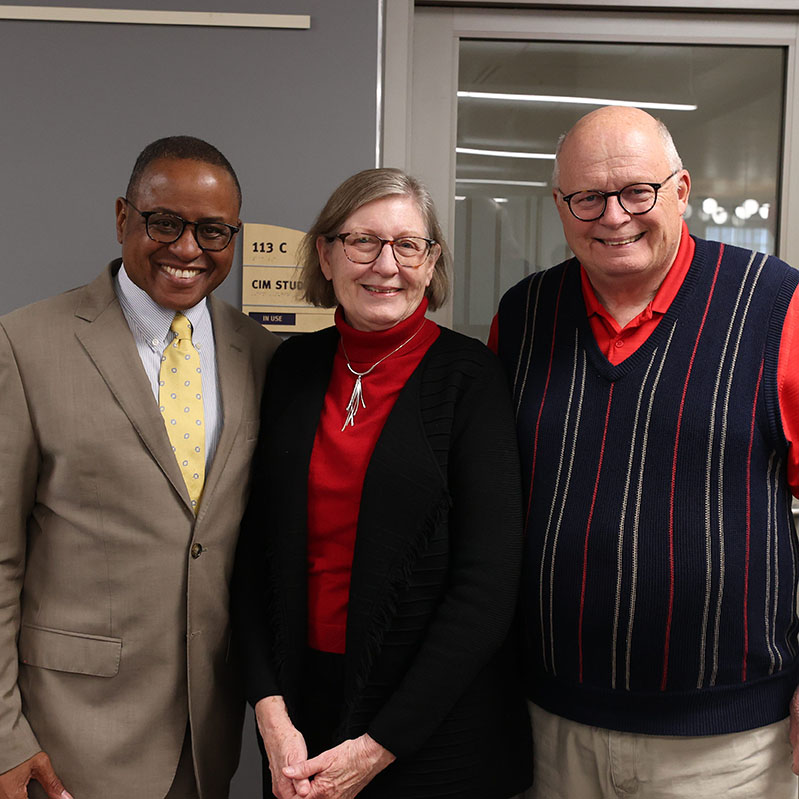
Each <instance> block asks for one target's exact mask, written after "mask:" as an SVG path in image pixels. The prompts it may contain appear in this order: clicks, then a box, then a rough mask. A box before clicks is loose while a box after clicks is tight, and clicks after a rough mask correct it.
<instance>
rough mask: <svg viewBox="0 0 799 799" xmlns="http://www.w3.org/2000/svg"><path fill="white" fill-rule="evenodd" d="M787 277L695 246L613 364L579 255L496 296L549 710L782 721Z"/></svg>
mask: <svg viewBox="0 0 799 799" xmlns="http://www.w3.org/2000/svg"><path fill="white" fill-rule="evenodd" d="M797 282H799V273H797V272H796V271H795V270H793V269H791V268H790V267H789V266H788V265H787V264H785V263H783V262H782V261H779V260H778V259H776V258H774V257H768V256H765V255H762V254H759V253H752V252H750V251H748V250H742V249H739V248H735V247H729V246H724V245H720V244H717V243H714V242H707V241H702V240H697V241H696V254H695V256H694V260H693V263H692V264H691V267H690V270H689V272H688V275H687V276H686V279H685V281H684V283H683V286H682V287H681V289H680V291H679V293H678V294H677V297H676V298H675V300H674V302H673V303H672V305H671V307H670V308H669V310H668V312H667V313H666V315H665V316H664V317H663V319H662V320H661V321H660V324H659V325H658V326H657V328H656V330H655V331H654V332H653V333H652V335H651V336H650V337H649V339H648V340H647V341H646V342H645V343H644V344H643V345H642V346H641V347H640V349H638V350H637V351H636V352H635V353H634V354H633V355H631V356H630V357H628V358H627V359H626V360H625V361H623V362H622V363H620V364H618V365H616V366H613V365H611V364H610V363H609V362H608V361H607V360H606V359H605V357H604V356H603V355H602V353H601V352H600V350H599V348H598V347H597V345H596V341H595V340H594V337H593V335H592V333H591V328H590V324H589V322H588V319H587V317H586V311H585V305H584V303H583V298H582V291H581V287H580V274H579V265H578V264H577V262H576V261H574V260H571V261H566V262H564V263H562V264H560V265H559V266H556V267H553V268H552V269H549V270H547V271H546V272H542V273H536V274H534V275H532V276H530V277H529V278H526V279H525V280H523V281H522V282H521V283H519V284H517V285H516V286H515V287H513V288H512V289H510V290H509V291H508V292H507V294H506V295H505V296H504V297H503V299H502V302H501V303H500V308H499V335H500V339H499V355H500V358H501V359H502V361H503V363H504V365H505V368H506V370H507V372H508V375H509V378H510V380H511V383H512V387H513V393H514V404H515V408H516V413H517V424H518V432H519V443H520V448H521V453H522V469H523V474H524V483H525V486H526V491H527V496H526V497H525V501H526V502H527V503H528V505H527V507H528V516H527V541H526V551H525V563H524V581H523V587H522V599H521V602H522V613H523V617H524V619H525V629H526V632H527V636H526V638H527V641H526V650H527V652H526V654H527V668H526V670H527V680H528V692H529V696H530V698H531V699H532V700H533V701H534V702H536V703H538V704H539V705H541V706H542V707H544V708H545V709H547V710H549V711H550V712H553V713H556V714H558V715H561V716H564V717H567V718H570V719H573V720H576V721H579V722H582V723H585V724H592V725H596V726H600V727H605V728H611V729H617V730H626V731H630V732H640V733H650V734H659V735H711V734H717V733H726V732H734V731H738V730H744V729H751V728H754V727H758V726H762V725H764V724H769V723H772V722H774V721H777V720H779V719H781V718H784V717H785V716H786V715H787V712H788V702H789V699H790V696H791V694H792V692H793V690H794V688H795V687H796V683H797V659H798V658H797V617H796V613H795V607H796V581H797V569H799V553H798V552H797V544H796V538H795V531H794V526H793V520H792V517H791V513H790V502H791V497H790V493H789V491H788V487H787V481H786V466H785V454H786V449H787V445H786V441H785V437H784V434H783V432H782V426H781V422H780V413H779V403H778V396H777V382H776V374H777V359H778V352H779V344H780V335H781V331H782V325H783V322H784V319H785V314H786V311H787V309H788V305H789V302H790V299H791V296H792V294H793V291H794V289H795V288H796V285H797Z"/></svg>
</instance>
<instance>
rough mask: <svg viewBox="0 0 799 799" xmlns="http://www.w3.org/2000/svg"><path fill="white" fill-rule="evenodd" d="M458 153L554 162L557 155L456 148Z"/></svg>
mask: <svg viewBox="0 0 799 799" xmlns="http://www.w3.org/2000/svg"><path fill="white" fill-rule="evenodd" d="M455 152H456V153H461V154H463V155H491V156H494V157H496V158H537V159H540V160H544V161H554V160H555V153H520V152H519V151H518V150H475V149H473V148H471V147H456V148H455Z"/></svg>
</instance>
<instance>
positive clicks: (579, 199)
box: [563, 169, 680, 222]
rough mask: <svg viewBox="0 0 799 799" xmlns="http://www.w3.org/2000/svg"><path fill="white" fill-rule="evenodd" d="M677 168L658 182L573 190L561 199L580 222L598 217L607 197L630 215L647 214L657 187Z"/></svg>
mask: <svg viewBox="0 0 799 799" xmlns="http://www.w3.org/2000/svg"><path fill="white" fill-rule="evenodd" d="M678 172H680V170H679V169H676V170H675V171H674V172H672V173H671V174H670V175H669V176H668V177H667V178H664V179H663V180H662V181H661V182H660V183H631V184H630V185H629V186H625V187H624V188H623V189H619V190H618V191H599V190H598V189H591V190H588V191H575V192H573V193H572V194H564V195H563V201H564V202H565V203H566V205H568V206H569V210H570V211H571V212H572V216H573V217H575V218H576V219H579V220H580V221H581V222H593V221H594V220H596V219H599V218H600V217H601V216H602V215H603V214H604V213H605V210H606V209H607V207H608V197H617V198H618V200H619V205H620V206H621V207H622V210H623V211H626V212H627V213H628V214H631V215H632V216H641V214H648V213H649V212H650V211H651V210H652V209H653V208H654V207H655V203H656V202H657V201H658V189H660V188H661V187H662V186H663V184H664V183H665V182H666V181H667V180H670V179H671V178H673V177H674V176H675V175H676V174H677V173H678Z"/></svg>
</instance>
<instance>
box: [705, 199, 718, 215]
mask: <svg viewBox="0 0 799 799" xmlns="http://www.w3.org/2000/svg"><path fill="white" fill-rule="evenodd" d="M718 207H719V204H718V202H717V201H716V198H715V197H706V198H705V199H704V200H702V210H703V211H704V212H705V213H706V214H714V213H715V212H716V209H717V208H718Z"/></svg>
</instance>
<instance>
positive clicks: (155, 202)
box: [116, 159, 239, 311]
mask: <svg viewBox="0 0 799 799" xmlns="http://www.w3.org/2000/svg"><path fill="white" fill-rule="evenodd" d="M128 199H129V200H130V201H131V202H132V203H134V204H135V206H136V207H137V208H138V209H139V210H141V211H163V212H165V213H170V214H176V215H177V216H180V217H182V218H183V219H187V220H191V221H192V222H200V221H203V222H225V223H227V224H229V225H238V224H239V218H238V214H239V200H238V195H237V193H236V187H235V185H234V183H233V179H232V178H231V176H230V175H229V174H228V173H227V172H226V171H225V170H224V169H222V168H221V167H218V166H214V165H213V164H207V163H204V162H202V161H194V160H189V159H180V160H177V159H159V160H156V161H153V162H152V163H151V164H150V166H149V167H148V168H147V169H146V171H145V172H144V174H143V175H142V177H141V180H140V181H139V183H138V185H137V186H136V189H135V196H132V197H129V198H128ZM116 219H117V224H116V228H117V240H118V241H119V243H120V244H121V245H122V261H123V263H124V264H125V271H126V272H127V273H128V276H129V277H130V279H131V280H132V281H133V282H134V283H135V284H136V285H137V286H138V287H139V288H140V289H143V290H144V291H146V292H147V294H149V295H150V297H152V299H153V300H154V301H155V302H156V303H158V305H160V306H161V307H163V308H169V309H171V310H173V311H184V310H186V309H187V308H191V307H192V306H194V305H196V304H197V303H198V302H200V300H202V298H203V297H205V296H207V295H208V294H210V293H211V292H212V291H213V290H214V289H215V288H216V287H217V286H218V285H219V284H220V283H221V282H222V281H223V280H224V279H225V278H226V277H227V275H228V272H230V266H231V264H232V263H233V254H234V252H235V247H234V243H233V242H232V241H231V243H230V244H229V245H228V246H227V248H226V249H224V250H222V251H220V252H203V250H201V249H200V248H199V247H198V246H197V241H196V239H195V238H194V226H193V225H186V228H185V229H184V231H183V235H182V236H181V237H180V238H179V239H178V240H177V241H174V242H172V243H171V244H161V243H159V242H157V241H153V240H152V239H150V238H149V237H148V235H147V230H146V227H145V224H144V218H143V217H142V216H141V215H140V214H138V213H137V212H136V211H135V210H134V209H133V208H131V207H130V206H129V205H128V204H127V203H126V202H125V201H124V199H122V198H119V199H118V200H117V202H116Z"/></svg>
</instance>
